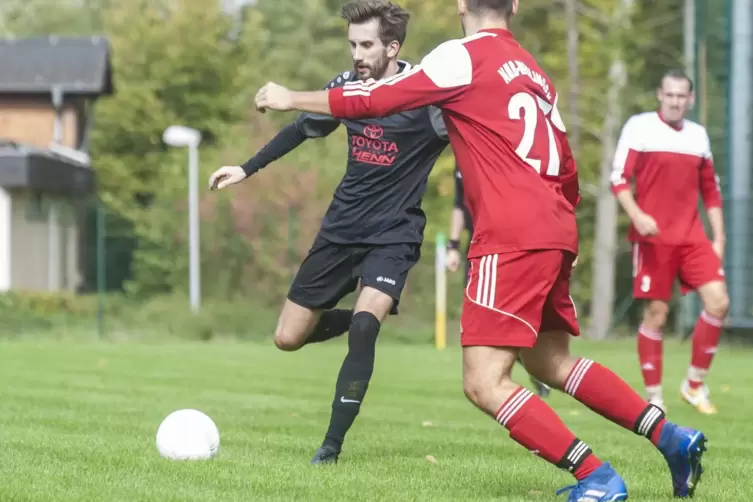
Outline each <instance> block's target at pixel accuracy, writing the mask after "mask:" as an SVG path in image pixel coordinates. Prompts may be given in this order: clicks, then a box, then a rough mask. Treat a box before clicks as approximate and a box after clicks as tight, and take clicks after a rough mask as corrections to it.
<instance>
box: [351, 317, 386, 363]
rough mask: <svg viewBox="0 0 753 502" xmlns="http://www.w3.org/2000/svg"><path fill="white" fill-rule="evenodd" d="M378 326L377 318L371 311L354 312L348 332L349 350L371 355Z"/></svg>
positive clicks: (374, 347)
mask: <svg viewBox="0 0 753 502" xmlns="http://www.w3.org/2000/svg"><path fill="white" fill-rule="evenodd" d="M380 327H381V323H380V322H379V319H377V318H376V316H375V315H374V314H372V313H371V312H357V313H355V314H354V315H353V319H352V320H351V322H350V332H349V333H348V350H349V352H353V353H357V354H363V355H366V354H371V355H372V356H373V354H374V351H375V349H376V341H377V336H378V335H379V329H380Z"/></svg>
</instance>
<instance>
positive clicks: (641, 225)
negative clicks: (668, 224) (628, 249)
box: [633, 212, 659, 237]
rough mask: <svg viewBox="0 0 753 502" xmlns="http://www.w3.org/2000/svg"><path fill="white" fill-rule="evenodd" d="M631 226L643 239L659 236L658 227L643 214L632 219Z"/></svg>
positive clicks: (652, 219)
mask: <svg viewBox="0 0 753 502" xmlns="http://www.w3.org/2000/svg"><path fill="white" fill-rule="evenodd" d="M633 226H634V227H635V229H636V230H637V231H638V233H639V234H641V235H642V236H643V237H647V236H650V235H658V234H659V226H658V225H657V224H656V220H655V219H654V218H653V217H652V216H651V215H649V214H646V213H644V212H641V213H639V214H638V215H637V216H636V217H635V218H633Z"/></svg>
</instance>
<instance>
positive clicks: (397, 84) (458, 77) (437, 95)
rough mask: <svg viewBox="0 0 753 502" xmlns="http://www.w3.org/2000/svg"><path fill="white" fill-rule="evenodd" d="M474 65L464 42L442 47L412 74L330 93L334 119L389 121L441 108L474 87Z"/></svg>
mask: <svg viewBox="0 0 753 502" xmlns="http://www.w3.org/2000/svg"><path fill="white" fill-rule="evenodd" d="M472 76H473V63H472V62H471V55H470V54H469V53H468V49H466V47H465V45H464V44H463V41H462V40H450V41H447V42H444V43H443V44H441V45H439V46H438V47H437V48H436V49H434V50H433V51H431V52H430V53H429V54H427V55H426V57H424V59H423V60H422V61H421V64H420V65H418V66H414V67H413V68H412V69H411V70H409V71H405V72H402V73H398V74H397V75H394V76H392V77H390V78H385V79H382V80H367V81H365V82H360V81H359V82H348V83H347V84H345V85H344V86H343V87H341V88H336V89H331V90H330V91H329V106H330V111H331V112H332V115H333V116H335V117H340V118H364V117H385V116H388V115H392V114H394V113H398V112H403V111H407V110H413V109H415V108H421V107H423V106H427V105H441V104H442V103H446V102H448V101H451V100H452V99H454V98H456V97H457V96H459V95H460V94H462V93H463V91H464V90H465V88H466V87H467V86H468V85H470V83H471V80H472Z"/></svg>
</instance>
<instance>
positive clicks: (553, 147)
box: [507, 92, 560, 176]
mask: <svg viewBox="0 0 753 502" xmlns="http://www.w3.org/2000/svg"><path fill="white" fill-rule="evenodd" d="M537 102H538V104H537ZM553 109H554V110H555V111H556V105H551V104H549V103H547V102H546V101H544V100H543V99H541V98H539V97H534V96H533V95H532V94H529V93H527V92H519V93H517V94H515V95H513V97H512V98H510V103H509V104H508V105H507V113H508V115H509V116H510V118H511V119H512V120H521V119H522V120H523V137H522V138H521V139H520V143H519V144H518V147H517V148H516V149H515V153H517V154H518V156H519V157H520V158H521V159H523V160H524V161H525V162H526V163H527V164H528V165H529V166H531V167H532V168H534V169H535V170H536V172H537V173H539V174H541V160H539V159H532V158H530V157H529V155H530V154H531V150H535V151H540V148H541V147H542V145H538V144H536V145H534V142H535V140H536V127H537V126H538V124H539V113H538V111H539V110H541V111H542V112H543V114H544V124H546V134H547V139H548V144H549V146H548V149H549V154H548V155H547V158H548V159H549V161H548V163H547V167H546V175H547V176H557V175H559V173H560V153H559V151H558V150H557V141H556V140H555V138H554V131H553V130H552V121H551V120H550V119H549V116H548V115H549V113H550V112H552V110H553ZM521 111H522V112H523V113H522V114H521ZM555 120H556V119H555ZM534 147H535V148H534Z"/></svg>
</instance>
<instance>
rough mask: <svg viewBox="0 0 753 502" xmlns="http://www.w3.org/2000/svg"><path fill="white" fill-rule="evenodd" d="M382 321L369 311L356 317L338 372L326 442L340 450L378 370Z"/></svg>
mask: <svg viewBox="0 0 753 502" xmlns="http://www.w3.org/2000/svg"><path fill="white" fill-rule="evenodd" d="M379 328H380V323H379V320H378V319H377V318H376V317H374V315H373V314H371V313H369V312H359V313H357V314H355V315H354V316H353V321H352V322H351V324H350V333H349V334H348V355H347V356H345V360H344V361H343V365H342V367H341V368H340V374H339V375H337V385H336V387H335V400H334V401H333V402H332V416H331V417H330V421H329V429H328V430H327V435H326V436H325V437H324V444H325V445H327V446H331V447H333V448H335V449H336V450H338V451H340V448H342V444H343V441H344V440H345V434H346V433H347V432H348V430H349V429H350V427H351V426H352V425H353V421H354V420H355V419H356V417H357V416H358V412H359V411H361V403H362V402H363V398H364V396H365V395H366V389H368V387H369V380H370V379H371V374H372V373H373V372H374V355H375V351H376V340H377V335H378V334H379Z"/></svg>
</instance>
